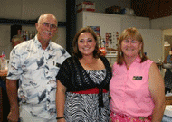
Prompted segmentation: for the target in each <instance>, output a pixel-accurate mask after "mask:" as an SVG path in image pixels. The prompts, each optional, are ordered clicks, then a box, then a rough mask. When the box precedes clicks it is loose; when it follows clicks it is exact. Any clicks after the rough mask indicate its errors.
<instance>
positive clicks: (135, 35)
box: [117, 27, 148, 65]
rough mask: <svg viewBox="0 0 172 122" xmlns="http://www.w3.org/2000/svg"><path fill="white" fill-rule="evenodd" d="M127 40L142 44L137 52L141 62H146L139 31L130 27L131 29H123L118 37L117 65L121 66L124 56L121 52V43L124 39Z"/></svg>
mask: <svg viewBox="0 0 172 122" xmlns="http://www.w3.org/2000/svg"><path fill="white" fill-rule="evenodd" d="M128 38H132V39H134V40H136V41H138V42H141V43H142V46H141V51H140V52H138V54H139V56H140V58H141V62H144V61H146V60H148V58H147V56H146V55H145V54H144V51H143V46H144V42H143V38H142V36H141V34H140V33H139V31H138V30H137V29H136V28H135V27H131V28H127V29H125V30H124V31H123V32H122V33H121V34H120V36H119V42H118V58H117V63H118V64H119V65H122V64H123V61H124V55H123V52H122V50H121V42H122V41H123V40H125V39H128Z"/></svg>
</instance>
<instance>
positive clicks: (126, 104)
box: [110, 57, 154, 117]
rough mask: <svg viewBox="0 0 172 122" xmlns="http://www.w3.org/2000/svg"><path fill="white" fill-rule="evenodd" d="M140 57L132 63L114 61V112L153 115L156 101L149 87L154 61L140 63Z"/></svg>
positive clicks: (112, 92) (134, 115)
mask: <svg viewBox="0 0 172 122" xmlns="http://www.w3.org/2000/svg"><path fill="white" fill-rule="evenodd" d="M140 60H141V59H140V58H139V57H137V58H136V60H135V61H134V62H133V63H132V64H131V65H130V67H129V70H127V67H126V65H125V63H124V64H123V65H121V66H120V65H118V64H117V63H116V62H115V63H114V65H113V67H112V70H113V76H112V79H111V81H110V95H111V102H110V109H111V111H112V112H114V113H119V114H125V115H128V116H132V117H148V116H150V115H152V112H153V109H154V102H153V100H152V98H151V95H150V92H149V89H148V72H149V67H150V65H151V63H152V62H153V61H150V60H147V61H144V62H142V63H140Z"/></svg>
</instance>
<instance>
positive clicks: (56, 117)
mask: <svg viewBox="0 0 172 122" xmlns="http://www.w3.org/2000/svg"><path fill="white" fill-rule="evenodd" d="M62 118H64V117H56V119H62Z"/></svg>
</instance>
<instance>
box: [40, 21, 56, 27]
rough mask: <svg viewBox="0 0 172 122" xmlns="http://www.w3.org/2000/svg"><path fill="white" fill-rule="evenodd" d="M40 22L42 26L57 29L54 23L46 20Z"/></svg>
mask: <svg viewBox="0 0 172 122" xmlns="http://www.w3.org/2000/svg"><path fill="white" fill-rule="evenodd" d="M41 24H43V26H45V27H49V26H50V28H51V29H57V25H55V24H50V23H46V22H44V23H41Z"/></svg>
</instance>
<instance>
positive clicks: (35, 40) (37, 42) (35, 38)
mask: <svg viewBox="0 0 172 122" xmlns="http://www.w3.org/2000/svg"><path fill="white" fill-rule="evenodd" d="M33 42H34V43H35V45H36V46H37V47H38V49H40V48H42V44H41V43H40V42H39V41H38V37H37V35H35V37H34V39H33ZM50 42H51V40H50ZM50 42H49V44H48V46H47V48H46V49H45V50H52V46H50V45H51V43H50Z"/></svg>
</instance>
